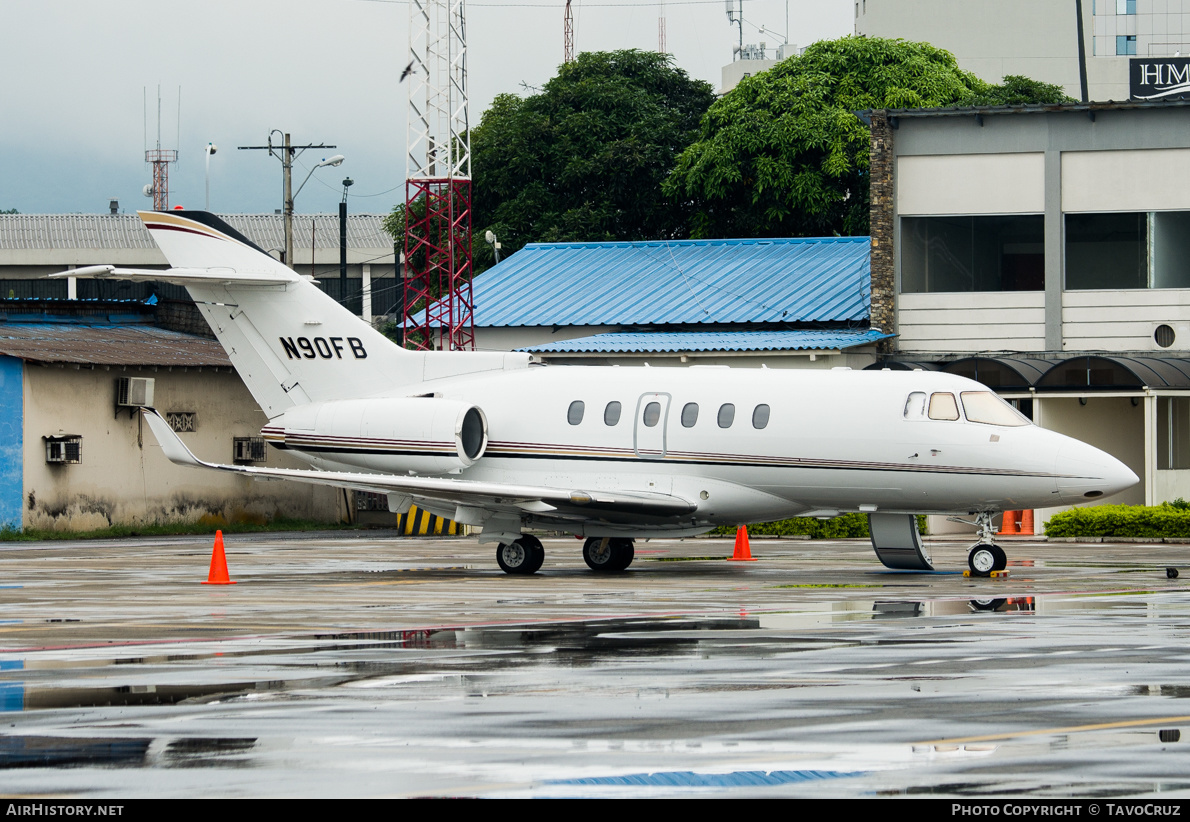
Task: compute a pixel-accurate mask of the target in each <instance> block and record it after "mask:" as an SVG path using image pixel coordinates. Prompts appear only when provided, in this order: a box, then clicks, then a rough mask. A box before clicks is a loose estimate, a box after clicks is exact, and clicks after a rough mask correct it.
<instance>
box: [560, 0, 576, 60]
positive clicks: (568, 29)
mask: <svg viewBox="0 0 1190 822" xmlns="http://www.w3.org/2000/svg"><path fill="white" fill-rule="evenodd" d="M562 62H563V63H573V62H574V15H573V14H572V13H571V11H570V0H566V11H565V12H563V14H562Z"/></svg>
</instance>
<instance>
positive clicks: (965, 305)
mask: <svg viewBox="0 0 1190 822" xmlns="http://www.w3.org/2000/svg"><path fill="white" fill-rule="evenodd" d="M897 301H898V318H897V330H898V331H899V332H900V335H901V336H900V337H899V338H898V340H897V349H898V351H900V352H901V353H913V352H922V353H926V352H929V353H939V354H946V353H954V352H974V351H1044V350H1045V292H1043V291H986V292H970V293H947V294H900V295H898V296H897Z"/></svg>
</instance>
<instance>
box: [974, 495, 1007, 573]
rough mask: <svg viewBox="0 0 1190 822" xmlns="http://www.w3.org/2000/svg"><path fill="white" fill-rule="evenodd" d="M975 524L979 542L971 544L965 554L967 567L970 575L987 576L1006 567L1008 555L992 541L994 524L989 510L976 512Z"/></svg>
mask: <svg viewBox="0 0 1190 822" xmlns="http://www.w3.org/2000/svg"><path fill="white" fill-rule="evenodd" d="M975 525H976V528H977V529H978V530H977V534H978V538H979V542H977V543H976V544H975V545H973V546H971V552H970V553H969V554H967V567H968V568H970V569H971V576H973V577H987V576H991V575H992V572H993V571H1003V570H1004V569H1005V568H1006V567H1008V555H1007V554H1005V553H1004V549H1003V548H1001V547H1000V546H999V545H996V543H995V542H994V541H993V540H994V539H995V535H996V526H995V525H993V524H992V514H991V512H990V511H980V512H979V513H978V514H976V515H975Z"/></svg>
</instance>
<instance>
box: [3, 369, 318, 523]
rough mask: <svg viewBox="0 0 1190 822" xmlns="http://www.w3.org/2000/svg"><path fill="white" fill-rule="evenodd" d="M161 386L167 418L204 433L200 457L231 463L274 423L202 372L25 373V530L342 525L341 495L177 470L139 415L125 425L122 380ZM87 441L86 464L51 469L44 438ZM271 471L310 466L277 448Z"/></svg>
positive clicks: (227, 375) (195, 444)
mask: <svg viewBox="0 0 1190 822" xmlns="http://www.w3.org/2000/svg"><path fill="white" fill-rule="evenodd" d="M121 376H137V377H152V378H154V379H155V380H156V385H155V396H154V405H155V406H156V407H157V408H158V410H160V411H161V412H162V413H168V412H171V411H193V412H195V413H196V414H197V415H198V416H197V418H198V426H197V431H196V432H195V433H184V434H181V435H180V436H181V437H182V439H183V441H184V442H185V443H186V444H187V445H188V446H189V447H190V448H191V449H192V450H193V451H194V452H195V453H196V454H197V455H198V456H199V457H200V458H203V459H208V460H212V461H216V462H225V463H229V462H231V461H232V437H247V436H259V435H260V428H261V426H262V425H264V424H265V423H266V422H267V419H266V418H265V416H264V413H263V412H262V411H261V410H260V408H259V407H258V406H257V405H256V403H255V402H254V401H253V400H252V397H251V395H250V394H249V393H248V390H247V388H245V387H244V384H243V382H241V381H240V378H239V376H237V375H236V374H234V373H231V372H230V371H228V370H226V369H224V370H222V371H220V372H218V373H216V372H214V371H213V370H212V369H209V368H208V369H203V370H202V371H198V370H196V369H190V370H187V371H182V370H180V369H179V370H174V371H170V370H167V369H164V368H161V369H158V370H155V371H154V370H143V371H137V370H123V369H119V368H113V369H112V370H110V371H106V370H103V369H95V370H89V369H80V370H75V369H74V368H73V367H66V368H60V367H57V366H51V367H42V366H39V365H37V364H35V363H26V365H25V385H24V399H25V417H24V428H23V431H24V496H25V510H24V521H23V524H24V527H26V528H52V529H58V530H86V529H92V528H105V527H107V526H108V525H111V524H116V523H138V522H148V523H156V522H171V521H196V520H199V519H200V518H203V517H208V518H213V519H214V520H215V521H219V518H223V520H238V519H249V520H255V521H263V520H265V519H269V518H271V517H273V516H275V515H278V514H280V515H283V516H287V517H301V518H308V519H316V520H324V521H328V522H333V521H337V520H338V518H339V514H340V506H341V502H340V497H341V492H339V491H337V490H336V489H331V488H322V487H318V486H307V485H299V484H297V483H285V482H255V481H253V480H250V479H247V478H244V477H238V476H234V475H231V474H225V473H218V472H214V471H199V470H195V469H190V468H182V467H179V466H176V465H174V464H172V463H170V462H169V461H168V460H167V459H166V458H165V456H164V455H163V454H162V452H161V448H160V446H158V445H157V443H156V440H154V438H153V435H152V433H151V432H150V431H149V429H148V427H147V426H143V424H142V423H141V421H140V419H139V414H134V415H130V414H129V411H128V409H121V411H120V414H119V416H118V417H117V416H116V414H115V411H114V407H115V380H116V378H117V377H121ZM59 431H62V432H64V433H66V434H79V435H82V437H83V441H82V462H81V464H79V465H47V464H46V461H45V445H44V443H43V441H42V437H43V436H46V435H51V436H52V435H55V434H57V433H58V432H59ZM267 464H269V465H274V466H285V467H294V468H296V467H308V466H305V465H302V464H299V463H297V462H295V461H294V460H292V459H291V458H289V457H288V456H285V455H283V454H281V453H280V452H278V451H276V450H275V449H272V448H270V449H269V460H268V463H267Z"/></svg>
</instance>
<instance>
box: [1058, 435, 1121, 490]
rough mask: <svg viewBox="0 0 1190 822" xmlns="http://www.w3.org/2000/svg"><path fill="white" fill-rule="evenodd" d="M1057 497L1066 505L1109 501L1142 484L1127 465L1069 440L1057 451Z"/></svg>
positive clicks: (1097, 450)
mask: <svg viewBox="0 0 1190 822" xmlns="http://www.w3.org/2000/svg"><path fill="white" fill-rule="evenodd" d="M1055 467H1056V469H1057V474H1058V475H1059V476H1058V493H1059V494H1060V495H1061V497H1062V499H1063V502H1068V503H1074V502H1086V501H1087V500H1093V499H1099V498H1101V497H1110V496H1111V495H1112V494H1118V493H1119V492H1120V491H1123V490H1125V489H1126V488H1131V487H1132V486H1133V485H1136V483H1138V482H1140V478H1139V477H1138V476H1136V474H1135V473H1134V472H1133V471H1132V469H1131V468H1129V467H1128V466H1127V465H1125V464H1124V463H1122V462H1120V461H1119V460H1118V459H1116V458H1115V457H1113V456H1112V455H1111V454H1108V453H1107V452H1105V451H1100V450H1099V449H1098V448H1095V447H1094V446H1091V445H1087V444H1086V443H1084V442H1079V441H1077V440H1068V441H1066V442H1064V443H1063V444H1062V447H1061V448H1059V449H1058V459H1057V464H1056V466H1055Z"/></svg>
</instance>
